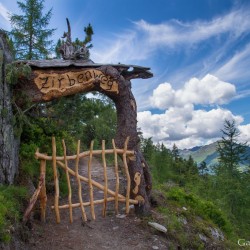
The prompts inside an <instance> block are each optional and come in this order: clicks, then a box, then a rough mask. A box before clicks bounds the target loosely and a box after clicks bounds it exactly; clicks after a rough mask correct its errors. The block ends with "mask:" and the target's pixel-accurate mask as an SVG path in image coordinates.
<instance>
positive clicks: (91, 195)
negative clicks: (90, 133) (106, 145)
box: [88, 141, 95, 220]
mask: <svg viewBox="0 0 250 250" xmlns="http://www.w3.org/2000/svg"><path fill="white" fill-rule="evenodd" d="M93 148H94V141H91V143H90V151H89V152H90V154H89V162H88V184H89V200H90V210H91V216H92V219H93V220H95V207H94V195H93V185H92V176H91V169H92V158H93V156H92V152H93Z"/></svg>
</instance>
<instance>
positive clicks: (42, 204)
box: [40, 160, 47, 222]
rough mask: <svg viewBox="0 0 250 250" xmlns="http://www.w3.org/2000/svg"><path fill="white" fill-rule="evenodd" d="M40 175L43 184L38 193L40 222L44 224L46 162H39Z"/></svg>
mask: <svg viewBox="0 0 250 250" xmlns="http://www.w3.org/2000/svg"><path fill="white" fill-rule="evenodd" d="M40 174H41V176H43V183H42V188H41V192H40V209H41V221H42V222H45V217H46V204H47V195H46V160H40Z"/></svg>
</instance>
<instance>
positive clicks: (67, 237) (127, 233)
mask: <svg viewBox="0 0 250 250" xmlns="http://www.w3.org/2000/svg"><path fill="white" fill-rule="evenodd" d="M86 168H87V162H86V160H85V161H84V162H81V169H79V172H80V174H81V175H83V176H87V173H86ZM102 169H103V167H102V166H101V164H100V163H99V162H98V161H97V160H96V159H94V161H93V166H92V170H93V171H92V178H93V179H94V180H96V181H98V182H100V183H103V172H102ZM107 170H108V183H109V188H110V189H112V190H115V188H114V187H115V176H114V170H113V168H111V167H108V169H107ZM123 181H125V180H123V179H121V180H120V182H123ZM72 185H73V186H74V187H73V189H75V190H76V188H77V187H76V181H75V180H74V181H73V179H72ZM73 193H74V195H73V202H78V197H77V191H74V192H73ZM87 193H88V188H87V187H86V186H85V185H83V201H88V200H89V198H88V194H87ZM102 198H103V192H102V191H101V190H98V189H96V188H94V199H95V200H96V199H102ZM52 203H53V197H50V198H49V199H48V205H49V206H48V207H51V205H52ZM67 203H68V202H67V197H66V198H63V199H60V204H67ZM122 207H124V204H122V206H121V207H120V208H119V213H120V214H121V215H122V216H116V215H115V212H114V203H113V202H112V203H111V202H109V203H108V207H107V215H106V217H105V218H103V217H102V208H103V205H102V204H101V205H96V206H95V213H96V220H95V221H94V220H91V214H90V210H89V208H88V207H87V208H85V210H86V213H87V218H88V221H87V222H86V223H83V222H82V219H81V215H82V214H81V210H80V208H75V209H73V220H74V221H73V223H72V224H71V223H70V222H69V212H68V210H67V209H64V210H60V215H61V223H60V224H57V223H56V221H55V214H54V211H53V210H51V209H50V208H49V209H47V214H46V223H44V224H42V223H40V222H39V221H36V220H34V221H33V228H32V231H31V235H30V237H29V243H28V244H27V245H26V246H25V249H30V250H35V249H52V250H54V249H55V250H56V249H60V250H63V249H96V250H99V249H119V250H125V249H167V239H166V236H165V235H164V234H163V233H160V232H157V231H155V229H152V228H149V227H148V226H147V223H146V222H145V221H142V220H141V219H139V218H138V217H136V215H135V214H134V213H133V209H131V211H130V214H129V215H128V216H124V214H125V211H124V210H123V209H122Z"/></svg>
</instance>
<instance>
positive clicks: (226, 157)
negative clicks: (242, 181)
mask: <svg viewBox="0 0 250 250" xmlns="http://www.w3.org/2000/svg"><path fill="white" fill-rule="evenodd" d="M221 131H222V133H223V136H222V138H221V140H220V141H219V142H218V147H217V152H218V154H219V157H218V158H219V163H220V166H221V167H222V168H224V169H225V170H226V171H227V172H228V173H229V174H231V175H235V174H237V172H238V170H237V169H238V167H239V164H240V163H241V162H243V161H244V160H246V159H247V156H246V150H247V145H246V143H239V142H238V137H239V135H240V133H239V131H238V129H237V128H236V126H235V121H234V120H233V121H229V120H225V123H224V129H222V130H221Z"/></svg>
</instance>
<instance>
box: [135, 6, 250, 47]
mask: <svg viewBox="0 0 250 250" xmlns="http://www.w3.org/2000/svg"><path fill="white" fill-rule="evenodd" d="M135 24H136V26H137V28H138V29H139V30H140V31H142V32H143V34H144V35H145V39H147V40H148V42H149V43H150V44H151V45H152V46H153V45H154V46H168V47H170V48H173V47H175V46H180V45H187V44H190V45H192V44H194V43H200V42H202V41H205V40H207V39H209V38H213V37H217V36H220V35H223V34H225V33H230V34H231V36H232V39H235V38H236V37H238V36H240V35H242V34H243V33H244V32H246V31H249V30H250V14H249V11H248V10H244V9H238V10H234V11H232V12H229V13H228V14H226V15H224V16H220V17H217V18H214V19H212V20H211V21H193V22H181V21H179V20H171V21H168V22H165V23H162V24H150V23H148V22H146V21H144V20H141V21H138V22H135Z"/></svg>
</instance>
